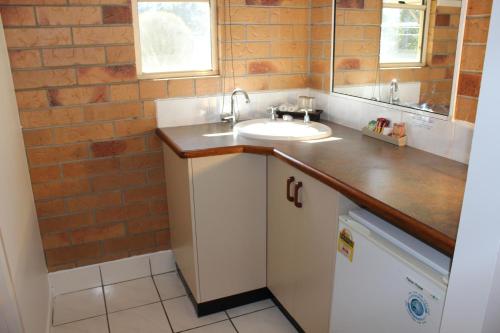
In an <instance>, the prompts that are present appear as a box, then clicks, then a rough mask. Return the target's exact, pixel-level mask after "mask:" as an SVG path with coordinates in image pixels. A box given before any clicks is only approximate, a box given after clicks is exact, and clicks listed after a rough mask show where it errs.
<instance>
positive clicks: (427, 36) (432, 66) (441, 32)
mask: <svg viewBox="0 0 500 333" xmlns="http://www.w3.org/2000/svg"><path fill="white" fill-rule="evenodd" d="M461 6H462V4H461V1H460V0H405V1H397V0H336V9H335V11H336V13H335V43H334V63H335V66H334V69H333V92H336V93H341V94H347V95H351V96H356V97H361V98H366V99H371V100H376V101H380V102H384V103H391V104H397V105H401V106H405V107H410V108H415V109H420V110H423V111H429V112H434V113H438V114H442V115H448V114H449V112H450V104H451V99H452V86H453V72H454V67H455V53H456V49H457V38H458V28H459V22H460V12H461Z"/></svg>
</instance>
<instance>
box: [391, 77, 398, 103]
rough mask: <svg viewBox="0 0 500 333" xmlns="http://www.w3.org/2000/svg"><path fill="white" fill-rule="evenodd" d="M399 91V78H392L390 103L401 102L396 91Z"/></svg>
mask: <svg viewBox="0 0 500 333" xmlns="http://www.w3.org/2000/svg"><path fill="white" fill-rule="evenodd" d="M398 91H399V84H398V80H397V79H392V80H391V85H390V87H389V103H390V104H394V103H398V102H399V97H397V96H396V93H397V92H398Z"/></svg>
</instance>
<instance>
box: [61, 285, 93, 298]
mask: <svg viewBox="0 0 500 333" xmlns="http://www.w3.org/2000/svg"><path fill="white" fill-rule="evenodd" d="M102 286H103V285H102V283H101V284H100V285H98V286H95V287H89V288H85V289H78V290H75V291H68V292H67V293H61V294H58V295H55V296H54V298H56V297H59V296H65V295H71V294H76V293H79V292H82V291H88V290H92V289H96V288H101V287H102Z"/></svg>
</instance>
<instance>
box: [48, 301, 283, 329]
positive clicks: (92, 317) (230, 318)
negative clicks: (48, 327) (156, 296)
mask: <svg viewBox="0 0 500 333" xmlns="http://www.w3.org/2000/svg"><path fill="white" fill-rule="evenodd" d="M181 297H186V295H182V296H176V297H172V298H167V299H165V300H160V301H157V302H152V303H146V304H143V305H137V306H133V307H130V308H126V309H121V310H117V311H113V312H109V314H110V315H111V314H114V313H118V312H123V311H127V310H132V309H137V308H140V307H143V306H148V305H152V304H156V303H163V302H165V301H170V300H174V299H177V298H181ZM162 306H163V304H162ZM275 307H276V306H275V305H272V306H269V307H267V308H262V309H259V310H255V311H251V312H248V313H245V314H241V315H238V316H234V317H230V316H229V313H227V311H224V312H225V313H226V315H227V318H228V319H224V320H221V321H225V320H232V319H235V318H239V317H243V316H246V315H250V314H253V313H256V312H260V311H264V310H268V309H272V308H275ZM105 315H106V313H103V314H100V315H96V316H91V317H86V318H82V319H78V320H72V321H68V322H65V323H61V324H57V325H52V326H53V327H57V326H62V325H66V324H72V323H76V322H79V321H83V320H87V319H94V318H98V317H102V316H105ZM167 319H168V316H167ZM221 321H217V322H214V323H211V324H206V325H202V326H197V327H194V328H190V329H188V331H189V330H192V329H195V328H199V327H203V326H208V325H212V324H215V323H220V322H221ZM172 332H173V331H172ZM182 332H184V331H182Z"/></svg>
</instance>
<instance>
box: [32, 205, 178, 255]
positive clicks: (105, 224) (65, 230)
mask: <svg viewBox="0 0 500 333" xmlns="http://www.w3.org/2000/svg"><path fill="white" fill-rule="evenodd" d="M119 207H121V206H116V207H113V208H119ZM89 213H91V212H89ZM94 213H95V212H94ZM61 217H65V216H61ZM168 217H169V215H168V214H166V213H165V214H152V213H151V212H149V213H148V214H146V215H144V216H141V217H135V218H129V219H125V220H117V221H108V222H97V221H96V220H95V219H93V223H91V224H85V225H80V226H77V227H74V228H63V229H58V230H51V231H47V232H43V233H42V232H41V233H40V234H41V235H42V236H45V235H56V234H60V233H70V234H72V233H73V232H74V231H82V230H85V229H90V228H97V229H99V228H100V227H109V226H112V225H118V224H127V223H128V222H133V221H137V220H141V219H148V218H166V219H167V220H168ZM41 223H42V224H43V223H44V220H42V221H41ZM168 229H170V228H169V227H164V228H163V227H162V228H160V229H154V230H148V231H142V232H138V233H137V232H136V233H130V232H129V233H127V232H126V233H124V234H123V235H121V236H114V237H111V238H106V239H116V238H123V237H124V236H125V235H139V234H144V233H146V232H151V231H156V230H168ZM70 236H71V235H70ZM101 240H103V239H98V240H90V241H85V242H82V243H76V242H74V240H73V238H72V237H71V241H72V242H71V245H82V244H88V243H94V242H96V241H101ZM64 247H66V246H64Z"/></svg>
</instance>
